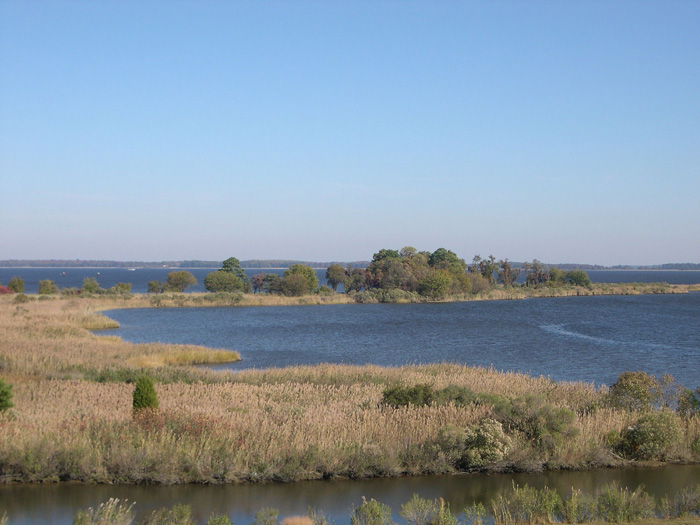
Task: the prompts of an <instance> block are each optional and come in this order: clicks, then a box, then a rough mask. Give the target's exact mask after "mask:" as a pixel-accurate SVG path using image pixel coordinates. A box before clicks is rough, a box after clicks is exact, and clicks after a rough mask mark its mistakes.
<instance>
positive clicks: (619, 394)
mask: <svg viewBox="0 0 700 525" xmlns="http://www.w3.org/2000/svg"><path fill="white" fill-rule="evenodd" d="M662 397H663V388H662V386H661V383H660V382H659V381H658V380H657V379H656V378H655V377H654V376H653V375H651V374H647V373H646V372H642V371H641V370H639V371H637V372H622V373H621V374H620V375H619V376H618V378H617V381H616V382H615V383H614V384H613V385H612V386H611V387H610V391H609V392H608V401H609V404H610V405H611V406H613V407H616V408H624V409H626V410H630V411H636V410H646V409H650V408H653V407H654V406H655V405H656V404H657V403H659V402H660V401H661V399H662Z"/></svg>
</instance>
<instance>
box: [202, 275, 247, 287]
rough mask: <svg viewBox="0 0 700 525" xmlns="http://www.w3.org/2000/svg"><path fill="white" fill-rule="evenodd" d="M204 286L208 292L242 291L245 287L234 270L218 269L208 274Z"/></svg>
mask: <svg viewBox="0 0 700 525" xmlns="http://www.w3.org/2000/svg"><path fill="white" fill-rule="evenodd" d="M204 288H206V290H207V291H208V292H240V291H243V289H244V283H243V281H241V279H240V277H238V276H237V275H236V274H235V273H233V272H229V271H224V270H217V271H215V272H211V273H208V274H207V275H206V277H205V278H204Z"/></svg>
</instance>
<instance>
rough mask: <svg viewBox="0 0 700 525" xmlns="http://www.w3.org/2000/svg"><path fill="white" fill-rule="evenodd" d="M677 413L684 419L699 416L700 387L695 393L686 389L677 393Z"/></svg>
mask: <svg viewBox="0 0 700 525" xmlns="http://www.w3.org/2000/svg"><path fill="white" fill-rule="evenodd" d="M678 413H679V414H680V415H681V416H683V417H685V418H689V417H692V416H694V415H697V414H700V387H698V388H696V389H695V392H693V391H692V390H690V389H689V388H686V389H683V390H682V391H681V392H680V393H679V396H678Z"/></svg>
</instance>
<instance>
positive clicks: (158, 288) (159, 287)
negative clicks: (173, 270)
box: [147, 281, 165, 293]
mask: <svg viewBox="0 0 700 525" xmlns="http://www.w3.org/2000/svg"><path fill="white" fill-rule="evenodd" d="M164 289H165V284H164V283H162V282H160V281H148V292H147V293H163V291H164Z"/></svg>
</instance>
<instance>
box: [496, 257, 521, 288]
mask: <svg viewBox="0 0 700 525" xmlns="http://www.w3.org/2000/svg"><path fill="white" fill-rule="evenodd" d="M498 264H499V266H500V267H501V269H500V270H499V271H498V282H500V283H502V284H503V286H513V285H514V284H515V281H516V280H517V278H518V276H519V275H520V268H513V265H512V264H510V262H509V261H508V259H505V260H500V261H498Z"/></svg>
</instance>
